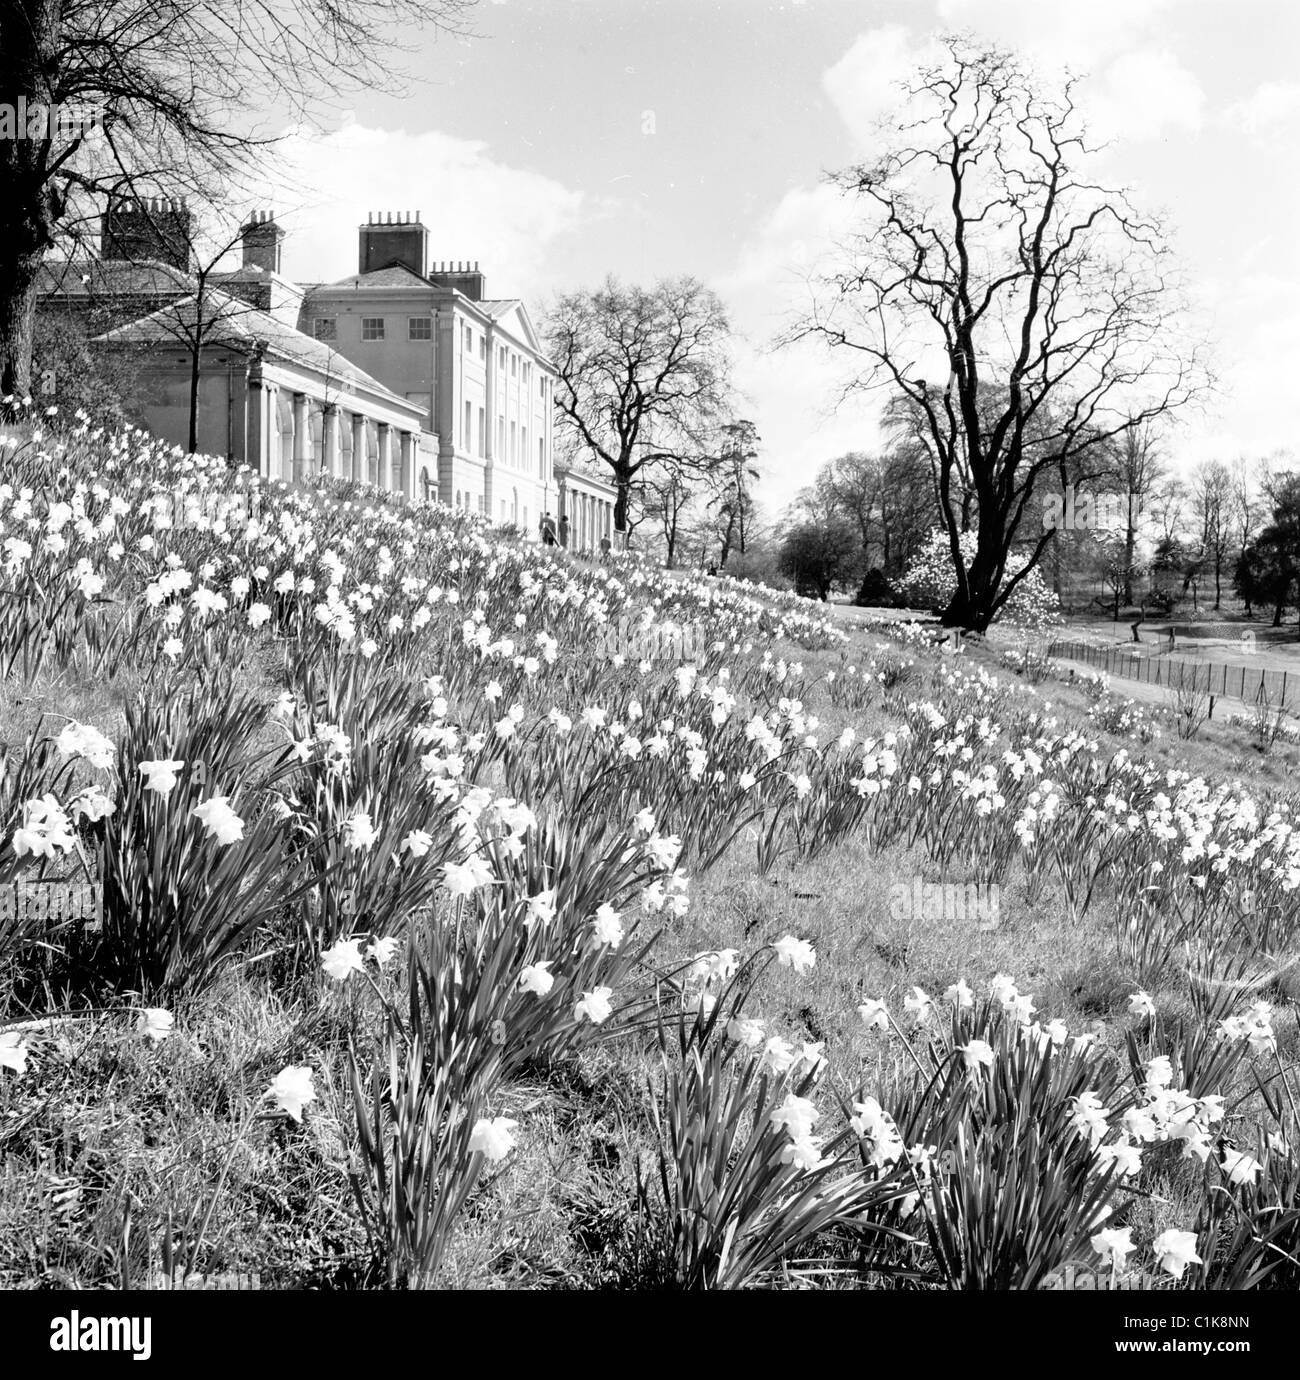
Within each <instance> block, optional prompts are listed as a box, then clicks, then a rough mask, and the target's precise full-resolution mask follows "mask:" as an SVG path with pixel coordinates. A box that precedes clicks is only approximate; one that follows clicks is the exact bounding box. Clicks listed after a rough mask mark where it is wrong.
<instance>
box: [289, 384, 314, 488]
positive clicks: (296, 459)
mask: <svg viewBox="0 0 1300 1380" xmlns="http://www.w3.org/2000/svg"><path fill="white" fill-rule="evenodd" d="M310 468H311V419H310V417H309V416H308V413H307V395H306V393H295V394H294V395H293V482H294V483H295V484H301V483H302V482H303V480H304V479H306V477H307V471H308V470H309V469H310Z"/></svg>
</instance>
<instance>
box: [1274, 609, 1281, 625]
mask: <svg viewBox="0 0 1300 1380" xmlns="http://www.w3.org/2000/svg"><path fill="white" fill-rule="evenodd" d="M1273 626H1274V627H1275V628H1280V627H1281V626H1282V605H1281V604H1279V605H1278V606H1277V608H1275V609H1274V610H1273Z"/></svg>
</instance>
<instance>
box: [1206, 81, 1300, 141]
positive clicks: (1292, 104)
mask: <svg viewBox="0 0 1300 1380" xmlns="http://www.w3.org/2000/svg"><path fill="white" fill-rule="evenodd" d="M1297 114H1300V84H1298V83H1296V82H1293V81H1266V82H1265V83H1264V84H1263V85H1262V86H1259V87H1256V89H1255V90H1254V91H1253V92H1251V94H1250V95H1249V96H1248V97H1247V98H1246V99H1245V100H1244V101H1238V102H1236V104H1235V105H1231V106H1229V107H1228V109H1227V110H1226V111H1225V112H1224V117H1223V118H1224V122H1225V123H1226V124H1227V125H1229V126H1230V127H1231V128H1233V129H1239V130H1241V131H1242V132H1243V133H1246V134H1253V135H1261V134H1267V133H1269V132H1271V131H1273V130H1276V129H1278V128H1279V127H1280V126H1284V125H1289V122H1290V121H1292V120H1293V119H1294V118H1295V116H1296V115H1297ZM1288 133H1290V130H1289V128H1288Z"/></svg>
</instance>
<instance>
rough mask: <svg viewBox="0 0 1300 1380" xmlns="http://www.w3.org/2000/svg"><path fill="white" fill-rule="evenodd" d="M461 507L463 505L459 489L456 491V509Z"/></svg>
mask: <svg viewBox="0 0 1300 1380" xmlns="http://www.w3.org/2000/svg"><path fill="white" fill-rule="evenodd" d="M460 506H461V504H460V490H459V489H457V490H456V507H457V508H459V507H460Z"/></svg>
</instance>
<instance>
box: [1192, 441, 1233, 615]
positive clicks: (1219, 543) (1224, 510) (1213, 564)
mask: <svg viewBox="0 0 1300 1380" xmlns="http://www.w3.org/2000/svg"><path fill="white" fill-rule="evenodd" d="M1232 503H1233V484H1232V475H1231V473H1230V472H1229V470H1228V467H1227V465H1225V464H1224V463H1223V461H1222V460H1207V461H1206V462H1205V463H1204V464H1203V465H1201V466H1200V468H1199V469H1198V470H1197V471H1196V475H1195V478H1194V480H1193V489H1192V508H1193V511H1194V512H1195V514H1196V518H1197V521H1198V522H1199V523H1200V529H1201V531H1200V537H1201V555H1202V558H1203V562H1204V564H1205V565H1206V566H1208V567H1209V568H1210V569H1211V570H1213V571H1214V607H1215V608H1216V609H1217V608H1218V607H1219V603H1220V600H1221V599H1222V597H1223V567H1224V565H1225V564H1226V563H1227V559H1228V553H1229V552H1230V551H1231V549H1232V518H1233V514H1232Z"/></svg>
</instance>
